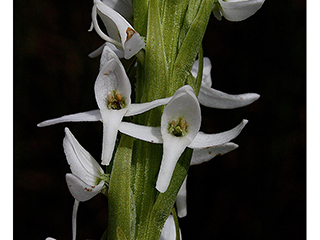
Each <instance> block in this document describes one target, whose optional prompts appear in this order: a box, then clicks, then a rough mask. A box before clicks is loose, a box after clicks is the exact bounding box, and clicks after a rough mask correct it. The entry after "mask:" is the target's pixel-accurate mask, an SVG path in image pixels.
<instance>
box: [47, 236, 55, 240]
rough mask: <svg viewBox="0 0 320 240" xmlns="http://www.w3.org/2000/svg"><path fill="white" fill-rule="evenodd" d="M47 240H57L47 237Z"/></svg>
mask: <svg viewBox="0 0 320 240" xmlns="http://www.w3.org/2000/svg"><path fill="white" fill-rule="evenodd" d="M46 240H56V239H55V238H52V237H47V238H46Z"/></svg>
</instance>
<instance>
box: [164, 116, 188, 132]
mask: <svg viewBox="0 0 320 240" xmlns="http://www.w3.org/2000/svg"><path fill="white" fill-rule="evenodd" d="M168 131H169V133H171V134H173V135H174V136H176V137H183V136H185V135H186V134H188V125H187V121H186V120H185V119H183V118H181V117H178V118H175V119H174V120H172V121H171V122H170V123H169V127H168Z"/></svg>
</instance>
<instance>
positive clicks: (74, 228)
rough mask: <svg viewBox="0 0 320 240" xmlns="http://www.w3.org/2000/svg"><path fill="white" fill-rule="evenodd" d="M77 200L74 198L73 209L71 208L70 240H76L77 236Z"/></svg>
mask: <svg viewBox="0 0 320 240" xmlns="http://www.w3.org/2000/svg"><path fill="white" fill-rule="evenodd" d="M79 203H80V202H79V201H78V200H76V199H75V200H74V204H73V210H72V240H76V236H77V213H78V207H79Z"/></svg>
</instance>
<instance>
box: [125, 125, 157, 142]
mask: <svg viewBox="0 0 320 240" xmlns="http://www.w3.org/2000/svg"><path fill="white" fill-rule="evenodd" d="M119 131H120V132H122V133H124V134H126V135H129V136H131V137H134V138H137V139H140V140H143V141H146V142H151V143H162V142H163V140H162V136H161V131H160V127H149V126H143V125H138V124H134V123H129V122H121V123H120V125H119Z"/></svg>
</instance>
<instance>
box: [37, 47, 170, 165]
mask: <svg viewBox="0 0 320 240" xmlns="http://www.w3.org/2000/svg"><path fill="white" fill-rule="evenodd" d="M94 90H95V97H96V101H97V104H98V107H99V110H92V111H88V112H83V113H76V114H71V115H66V116H63V117H60V118H55V119H51V120H47V121H44V122H41V123H39V124H38V126H39V127H44V126H49V125H53V124H57V123H61V122H82V121H100V120H102V122H103V144H102V164H103V165H109V163H110V161H111V158H112V154H113V150H114V146H115V141H116V138H117V133H118V127H119V124H120V122H121V121H122V118H123V117H124V116H125V117H129V116H133V115H137V114H141V113H143V112H146V111H148V110H150V109H152V108H155V107H158V106H160V105H163V104H166V103H168V101H169V100H170V99H171V98H164V99H158V100H155V101H152V102H147V103H137V104H131V98H130V97H131V84H130V81H129V79H128V77H127V75H126V72H125V69H124V68H123V66H122V64H121V62H120V60H119V58H118V57H117V55H116V54H115V53H114V52H113V51H112V50H111V49H110V48H109V47H107V46H105V48H104V50H103V54H102V56H101V61H100V73H99V75H98V77H97V80H96V82H95V86H94Z"/></svg>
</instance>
